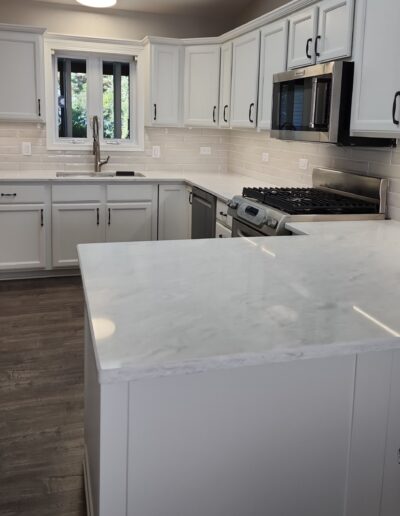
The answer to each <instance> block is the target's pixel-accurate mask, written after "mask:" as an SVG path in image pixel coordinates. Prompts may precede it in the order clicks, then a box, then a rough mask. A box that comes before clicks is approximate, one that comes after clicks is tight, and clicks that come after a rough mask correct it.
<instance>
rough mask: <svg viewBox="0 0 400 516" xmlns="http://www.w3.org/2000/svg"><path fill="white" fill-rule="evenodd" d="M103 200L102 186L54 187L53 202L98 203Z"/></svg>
mask: <svg viewBox="0 0 400 516" xmlns="http://www.w3.org/2000/svg"><path fill="white" fill-rule="evenodd" d="M103 199H104V187H103V186H102V185H78V184H77V185H55V186H53V188H52V200H53V202H99V201H102V200H103Z"/></svg>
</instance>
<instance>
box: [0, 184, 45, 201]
mask: <svg viewBox="0 0 400 516" xmlns="http://www.w3.org/2000/svg"><path fill="white" fill-rule="evenodd" d="M45 201H46V187H45V186H44V185H13V184H3V185H0V203H1V204H10V203H13V204H25V203H29V204H32V203H37V202H40V203H42V202H45Z"/></svg>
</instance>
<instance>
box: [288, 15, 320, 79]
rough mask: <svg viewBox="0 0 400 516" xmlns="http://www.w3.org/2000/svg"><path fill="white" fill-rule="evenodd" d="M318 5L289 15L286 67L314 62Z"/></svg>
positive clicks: (295, 66)
mask: <svg viewBox="0 0 400 516" xmlns="http://www.w3.org/2000/svg"><path fill="white" fill-rule="evenodd" d="M317 24H318V7H310V8H309V9H304V10H302V11H299V12H298V13H295V14H293V15H292V16H289V48H288V68H289V69H290V68H297V67H299V66H308V65H310V64H315V38H316V35H317Z"/></svg>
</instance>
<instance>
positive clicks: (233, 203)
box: [228, 199, 239, 210]
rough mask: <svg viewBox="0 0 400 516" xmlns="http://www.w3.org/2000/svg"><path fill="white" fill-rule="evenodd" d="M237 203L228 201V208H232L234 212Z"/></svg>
mask: <svg viewBox="0 0 400 516" xmlns="http://www.w3.org/2000/svg"><path fill="white" fill-rule="evenodd" d="M238 206H239V205H238V203H237V202H236V201H234V200H233V199H231V200H230V201H228V207H229V208H232V210H236V208H237V207H238Z"/></svg>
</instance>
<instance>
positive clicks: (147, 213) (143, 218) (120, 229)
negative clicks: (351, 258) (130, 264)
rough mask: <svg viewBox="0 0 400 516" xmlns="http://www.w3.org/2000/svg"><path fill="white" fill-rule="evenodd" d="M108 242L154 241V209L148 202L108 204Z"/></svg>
mask: <svg viewBox="0 0 400 516" xmlns="http://www.w3.org/2000/svg"><path fill="white" fill-rule="evenodd" d="M106 215H107V224H106V241H107V242H137V241H141V242H142V241H143V242H144V241H147V240H152V221H153V207H152V203H151V201H147V202H125V203H124V202H116V203H108V204H107V214H106Z"/></svg>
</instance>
